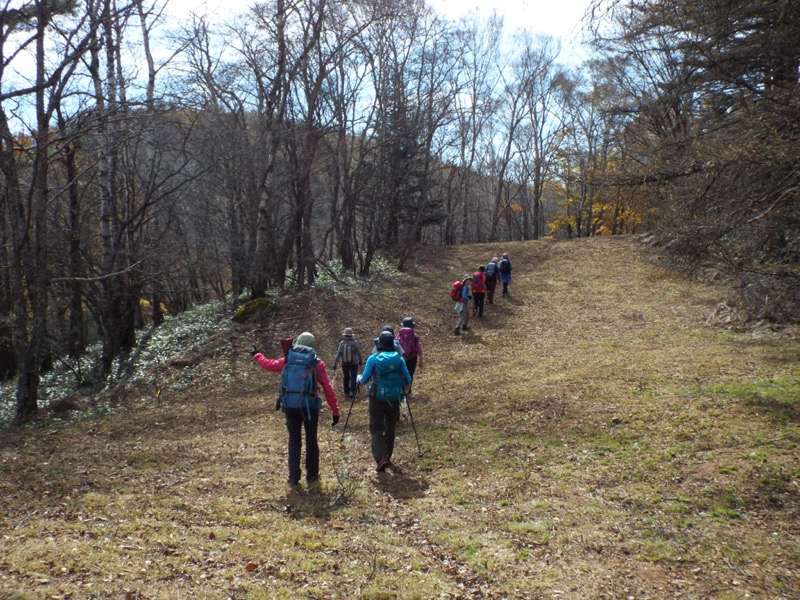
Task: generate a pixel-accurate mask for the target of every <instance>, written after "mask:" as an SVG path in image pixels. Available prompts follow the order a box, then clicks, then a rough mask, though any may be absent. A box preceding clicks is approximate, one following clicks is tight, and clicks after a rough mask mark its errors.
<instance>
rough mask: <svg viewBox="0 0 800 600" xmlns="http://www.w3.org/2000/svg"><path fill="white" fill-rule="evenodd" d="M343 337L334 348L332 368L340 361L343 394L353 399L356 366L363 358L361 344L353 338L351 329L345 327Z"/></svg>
mask: <svg viewBox="0 0 800 600" xmlns="http://www.w3.org/2000/svg"><path fill="white" fill-rule="evenodd" d="M342 337H343V338H344V339H343V340H342V341H341V342H339V347H338V348H337V349H336V355H335V356H334V357H333V370H334V371H336V367H337V366H338V365H339V361H340V360H341V361H342V374H343V375H344V377H343V379H344V384H343V385H344V395H345V396H347V397H348V398H350V400H352V399H353V397H354V396H355V393H356V377H357V376H358V367H360V366H361V363H362V362H363V360H364V357H363V355H362V354H361V346H360V345H359V343H358V340H356V339H355V337H354V334H353V329H352V328H350V327H345V329H344V331H343V332H342Z"/></svg>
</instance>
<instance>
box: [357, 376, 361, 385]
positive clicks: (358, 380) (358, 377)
mask: <svg viewBox="0 0 800 600" xmlns="http://www.w3.org/2000/svg"><path fill="white" fill-rule="evenodd" d="M356 385H361V375H356Z"/></svg>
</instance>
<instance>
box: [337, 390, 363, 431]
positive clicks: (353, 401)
mask: <svg viewBox="0 0 800 600" xmlns="http://www.w3.org/2000/svg"><path fill="white" fill-rule="evenodd" d="M360 391H361V384H360V383H359V384H357V385H356V392H355V394H353V398H352V399H351V400H350V408H349V409H348V410H347V418H346V419H345V420H344V427H342V439H341V440H340V441H342V442H343V441H344V434H345V433H346V432H347V424H348V423H349V422H350V413H351V412H353V404H355V402H356V396H358V392H360Z"/></svg>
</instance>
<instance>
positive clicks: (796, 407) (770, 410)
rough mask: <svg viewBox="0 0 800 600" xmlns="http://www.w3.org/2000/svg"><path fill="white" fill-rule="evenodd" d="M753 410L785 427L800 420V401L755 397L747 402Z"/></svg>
mask: <svg viewBox="0 0 800 600" xmlns="http://www.w3.org/2000/svg"><path fill="white" fill-rule="evenodd" d="M746 403H747V405H748V406H750V407H751V408H756V409H758V411H759V412H760V413H763V414H765V415H766V416H767V417H769V418H770V419H773V420H774V421H777V422H778V423H781V424H783V425H786V424H788V423H796V422H797V421H798V420H800V400H797V399H790V400H782V399H779V398H761V397H755V398H750V399H748V400H746Z"/></svg>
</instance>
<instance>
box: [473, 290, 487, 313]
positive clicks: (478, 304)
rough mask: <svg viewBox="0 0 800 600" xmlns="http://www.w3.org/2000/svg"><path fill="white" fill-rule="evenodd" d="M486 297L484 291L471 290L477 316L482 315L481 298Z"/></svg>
mask: <svg viewBox="0 0 800 600" xmlns="http://www.w3.org/2000/svg"><path fill="white" fill-rule="evenodd" d="M484 298H486V292H472V304H473V306H474V307H475V312H476V313H477V314H478V317H482V316H483V300H484Z"/></svg>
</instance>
